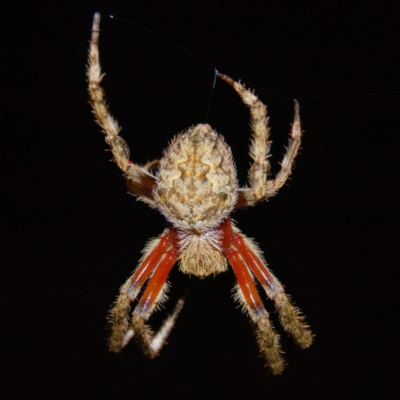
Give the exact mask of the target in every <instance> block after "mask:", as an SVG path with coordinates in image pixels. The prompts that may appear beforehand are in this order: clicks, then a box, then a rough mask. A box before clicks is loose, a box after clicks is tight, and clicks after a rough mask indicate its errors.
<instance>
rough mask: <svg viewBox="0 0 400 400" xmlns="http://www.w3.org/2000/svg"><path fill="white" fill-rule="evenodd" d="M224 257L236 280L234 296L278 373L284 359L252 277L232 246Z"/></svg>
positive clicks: (269, 364)
mask: <svg viewBox="0 0 400 400" xmlns="http://www.w3.org/2000/svg"><path fill="white" fill-rule="evenodd" d="M226 257H227V259H228V260H229V263H230V264H231V266H232V268H233V270H234V272H235V275H236V278H237V280H238V286H237V292H236V296H235V298H236V300H238V301H239V302H240V303H241V304H242V307H243V310H244V311H246V312H247V313H248V314H249V316H250V317H251V319H252V320H253V322H254V323H255V324H256V326H257V329H256V331H257V341H258V344H259V347H260V350H261V352H262V354H263V356H264V357H265V359H266V360H267V364H268V366H269V368H270V369H271V371H272V373H273V374H280V373H282V371H283V369H284V361H283V358H282V356H281V349H280V344H279V335H278V334H276V333H275V331H274V329H273V327H272V325H271V322H270V320H269V315H268V312H267V311H266V309H265V307H264V305H263V303H262V301H261V299H260V296H259V294H258V292H257V289H256V286H255V284H254V280H253V277H252V276H251V274H250V272H249V270H248V268H247V265H246V264H245V262H244V261H243V259H242V257H241V256H240V254H239V252H237V251H236V250H235V249H234V248H233V247H232V248H231V249H229V250H228V251H226Z"/></svg>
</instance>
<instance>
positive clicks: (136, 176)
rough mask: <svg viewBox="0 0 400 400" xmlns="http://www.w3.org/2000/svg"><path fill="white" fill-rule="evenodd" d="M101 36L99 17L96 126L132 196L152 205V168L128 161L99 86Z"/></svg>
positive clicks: (92, 87)
mask: <svg viewBox="0 0 400 400" xmlns="http://www.w3.org/2000/svg"><path fill="white" fill-rule="evenodd" d="M99 35H100V14H99V13H96V14H95V15H94V18H93V26H92V37H91V40H90V47H89V59H88V69H87V78H88V83H89V88H88V90H89V96H90V102H91V105H92V108H93V113H94V115H95V117H96V122H97V123H98V124H99V125H100V126H101V127H102V128H103V132H104V133H105V135H106V142H107V144H108V145H109V146H110V148H111V151H112V153H113V156H114V160H115V162H116V163H117V165H118V167H119V168H120V169H121V170H122V171H123V172H124V174H125V175H126V177H127V178H128V180H129V181H132V184H131V186H136V187H138V189H137V190H132V192H133V193H134V194H137V195H138V196H139V197H140V198H141V199H142V200H144V201H146V202H148V203H151V204H152V203H153V196H152V192H151V189H152V188H153V186H154V184H155V177H154V175H153V174H152V173H151V172H150V170H149V168H146V166H145V167H140V166H139V165H137V164H135V163H133V162H132V161H131V160H130V159H129V148H128V145H127V144H126V142H125V140H124V139H122V138H121V137H120V136H119V132H120V131H121V128H120V126H119V125H118V122H117V121H116V120H115V119H114V118H113V116H112V115H111V113H110V111H109V109H108V106H107V103H106V99H105V93H104V90H103V88H102V87H101V86H100V83H101V81H102V79H103V77H104V74H103V73H102V71H101V66H100V56H99ZM141 188H143V189H141ZM149 188H150V190H149Z"/></svg>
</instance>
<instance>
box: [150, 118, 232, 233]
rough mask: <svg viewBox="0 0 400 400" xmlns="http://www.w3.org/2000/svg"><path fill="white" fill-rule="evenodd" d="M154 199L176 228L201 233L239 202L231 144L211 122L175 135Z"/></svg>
mask: <svg viewBox="0 0 400 400" xmlns="http://www.w3.org/2000/svg"><path fill="white" fill-rule="evenodd" d="M156 187H157V188H156V190H155V198H156V202H157V203H158V206H159V207H160V209H161V211H162V212H163V213H164V214H165V216H166V217H167V218H168V219H169V220H170V221H171V222H172V223H173V224H174V225H175V226H177V227H179V228H182V229H191V230H196V231H199V232H202V231H204V230H207V229H209V228H211V227H213V226H216V225H217V224H218V223H219V222H220V221H221V220H222V219H223V218H224V217H226V216H227V215H228V214H229V213H230V212H231V211H232V209H233V207H234V206H235V203H236V201H237V179H236V170H235V166H234V163H233V160H232V155H231V151H230V149H229V147H228V146H227V145H226V143H225V141H224V140H223V138H222V137H221V136H220V135H218V134H217V133H216V132H215V131H214V130H213V129H212V128H211V127H210V126H209V125H205V124H200V125H196V126H194V127H191V128H189V129H188V130H187V131H186V132H184V133H182V134H180V135H178V136H176V137H175V138H174V140H173V141H172V143H171V145H170V146H169V148H168V150H167V151H166V152H165V155H164V157H163V159H162V160H161V165H160V171H159V174H158V176H157V185H156Z"/></svg>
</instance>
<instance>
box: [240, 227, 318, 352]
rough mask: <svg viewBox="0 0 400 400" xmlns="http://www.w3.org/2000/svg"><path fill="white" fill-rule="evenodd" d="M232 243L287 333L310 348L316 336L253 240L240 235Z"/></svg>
mask: <svg viewBox="0 0 400 400" xmlns="http://www.w3.org/2000/svg"><path fill="white" fill-rule="evenodd" d="M232 243H233V245H234V247H235V248H236V249H237V250H238V252H239V253H240V255H241V257H242V258H243V260H244V261H245V263H246V265H247V266H248V267H249V269H250V270H251V271H252V273H253V274H254V275H255V277H256V278H257V280H258V281H259V282H260V283H261V285H262V287H263V288H264V290H265V292H266V293H267V296H268V297H269V298H270V299H271V300H273V301H274V302H275V305H276V308H277V310H278V312H279V319H280V322H281V324H282V326H283V328H284V329H285V330H286V332H288V333H289V334H290V335H291V336H292V337H293V339H294V340H295V342H296V343H297V344H298V345H299V346H300V347H301V348H302V349H306V348H308V347H310V346H311V344H312V342H313V338H314V335H313V334H312V332H311V331H310V330H309V329H308V328H309V326H308V325H307V324H306V323H305V322H304V316H303V315H302V314H301V311H300V310H299V309H298V308H297V307H294V306H293V305H292V303H291V302H290V299H289V297H288V296H287V295H286V293H285V291H284V289H283V286H282V285H281V283H280V282H279V281H278V279H277V278H276V277H275V276H274V275H273V274H272V272H271V271H270V270H269V269H268V267H267V263H266V262H265V261H263V259H262V255H261V253H260V250H259V249H258V248H257V246H256V245H255V244H254V243H253V242H252V241H251V240H249V239H248V238H246V237H245V236H244V235H242V234H240V233H236V234H234V237H233V239H232Z"/></svg>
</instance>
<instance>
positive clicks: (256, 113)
mask: <svg viewBox="0 0 400 400" xmlns="http://www.w3.org/2000/svg"><path fill="white" fill-rule="evenodd" d="M99 24H100V15H99V14H95V16H94V20H93V29H92V39H91V42H90V53H89V67H88V81H89V93H90V98H91V104H92V107H93V110H94V114H95V116H96V118H97V122H98V123H99V125H100V126H101V127H102V128H103V131H104V133H105V134H106V142H107V143H108V144H109V145H110V147H111V151H112V153H113V156H114V160H115V161H116V163H117V165H118V166H119V167H120V168H121V170H122V171H123V172H124V174H125V176H126V178H127V186H128V188H129V190H130V192H132V193H133V194H135V195H136V196H138V198H139V199H141V200H143V201H145V202H146V203H148V204H149V205H151V206H152V207H154V208H157V209H158V210H159V211H160V212H161V213H162V214H164V216H165V217H166V218H167V220H168V222H169V224H168V227H167V228H166V229H165V231H164V232H163V233H162V234H161V236H159V237H158V238H156V239H152V240H151V241H150V242H149V243H148V244H147V246H146V247H145V249H144V252H143V253H144V254H143V257H142V259H141V261H140V263H139V266H138V268H137V269H136V270H135V271H134V273H133V274H132V276H131V277H130V278H129V279H128V280H127V281H126V282H125V284H124V285H123V286H122V287H121V289H120V295H119V296H118V298H117V300H116V302H115V304H114V306H113V308H112V310H111V313H110V318H109V319H110V323H111V328H112V333H111V337H110V341H109V345H110V350H112V351H115V352H118V351H120V350H121V349H122V348H123V347H124V346H125V345H126V344H127V343H128V342H129V340H130V339H131V338H132V337H133V336H135V337H136V338H137V340H138V341H139V342H140V344H141V346H142V348H143V351H144V352H145V354H147V355H148V356H150V357H154V356H156V355H157V354H158V353H159V351H160V349H161V348H162V346H163V345H164V343H165V341H166V339H167V337H168V335H169V333H170V331H171V329H172V327H173V325H174V323H175V321H176V318H177V317H178V314H179V312H180V310H181V309H182V307H183V300H180V301H179V302H178V304H177V305H176V306H175V308H174V311H173V313H172V315H171V316H170V317H168V318H167V320H166V321H165V322H164V323H163V325H162V326H161V328H160V329H159V330H158V332H157V333H156V334H153V332H152V331H151V329H150V328H149V327H148V325H146V322H147V320H148V319H149V318H150V315H151V314H152V312H153V311H154V310H155V309H156V308H157V305H159V304H160V303H161V302H163V301H164V300H165V299H166V294H165V292H166V289H167V283H166V280H167V277H168V274H169V272H170V270H171V268H172V267H173V266H174V264H175V263H176V262H177V261H178V262H179V265H180V270H181V271H182V272H184V273H188V274H193V275H195V276H198V277H200V278H204V277H205V276H208V275H210V274H217V273H220V272H223V271H226V270H227V269H228V264H229V265H230V266H231V267H232V269H233V271H234V273H235V275H236V278H237V282H238V284H237V287H236V295H235V299H236V300H237V301H238V302H239V303H240V304H241V305H242V307H243V310H244V311H245V312H246V313H248V315H249V316H250V317H251V319H252V321H253V322H254V324H255V325H256V330H257V337H258V342H259V345H260V349H261V352H262V353H263V355H264V357H265V359H266V360H267V363H268V365H269V367H270V369H271V371H272V372H273V373H274V374H279V373H281V372H282V370H283V368H284V361H283V359H282V356H281V350H280V346H279V335H278V334H276V333H275V331H274V329H273V327H272V326H271V323H270V321H269V315H268V312H267V311H266V309H265V307H264V305H263V302H262V300H261V298H260V296H259V294H258V291H257V289H256V286H255V279H256V280H257V281H258V282H259V283H260V284H261V286H262V287H263V289H264V290H265V292H266V294H267V296H268V297H269V298H270V299H272V300H273V301H274V302H275V305H276V307H277V310H278V312H279V316H280V322H281V324H282V326H283V327H284V329H285V330H286V331H287V332H288V333H289V334H290V335H292V336H293V338H294V340H295V341H296V342H297V344H298V345H299V346H300V347H302V348H307V347H309V346H310V345H311V343H312V340H313V335H312V333H311V331H310V330H309V329H308V325H307V324H305V322H304V318H303V317H302V315H301V313H300V311H299V309H297V308H295V307H294V306H293V305H292V304H291V302H290V300H289V298H288V296H287V295H286V294H285V292H284V289H283V287H282V285H281V284H280V282H279V281H278V279H277V278H276V277H275V276H274V275H273V274H272V272H271V271H270V270H269V269H268V267H267V264H266V262H265V260H264V258H263V256H262V253H261V251H260V250H259V249H258V247H257V245H256V244H255V243H254V242H253V241H252V240H250V239H248V238H247V237H246V236H245V235H243V234H242V233H241V232H240V231H239V229H238V228H236V227H235V226H234V225H233V223H232V221H231V220H230V218H229V216H230V213H231V212H232V211H233V210H234V209H237V208H240V207H244V206H248V205H254V204H255V203H257V202H258V201H262V200H265V199H267V198H268V197H271V196H273V195H275V194H276V192H277V191H278V190H279V189H280V188H281V187H282V186H283V185H284V183H285V182H286V180H287V178H288V177H289V175H290V174H291V170H292V166H293V162H294V159H295V157H296V155H297V152H298V149H299V147H300V139H301V127H300V117H299V106H298V104H297V103H295V118H294V122H293V125H292V131H291V140H290V141H289V146H288V149H287V152H286V154H285V156H284V158H283V161H282V164H281V166H282V168H281V170H280V172H279V173H278V174H277V176H276V178H275V179H273V180H269V179H267V173H268V171H269V162H268V160H267V157H268V153H269V145H270V142H269V141H268V135H269V128H268V124H267V122H268V121H267V110H266V107H265V105H264V104H263V103H262V102H261V101H260V100H258V98H257V97H256V96H255V95H254V93H253V92H251V91H250V90H247V89H246V88H245V87H244V85H242V84H240V83H239V82H235V81H233V80H232V79H231V78H229V77H227V76H225V75H222V74H219V73H218V77H219V78H221V79H223V80H224V81H225V82H227V83H228V84H230V85H231V86H232V87H233V88H234V89H235V90H236V92H237V93H238V94H239V96H240V97H241V98H242V100H243V102H244V103H245V104H246V105H247V106H249V108H250V113H251V127H252V131H253V138H252V143H251V147H250V155H251V157H252V159H253V164H252V166H251V169H250V173H249V180H250V186H249V187H248V188H240V187H239V186H238V182H237V178H236V170H235V166H234V162H233V159H232V154H231V151H230V149H229V147H228V146H227V144H226V143H225V141H224V139H223V138H222V137H221V136H220V135H219V134H217V133H216V132H215V131H214V130H213V129H212V128H211V127H210V126H209V125H206V124H199V125H196V126H193V127H191V128H189V129H188V130H187V131H185V132H183V133H181V134H179V135H177V136H176V137H175V138H174V139H173V141H172V143H171V144H170V146H169V148H168V149H167V151H166V152H165V154H164V157H163V158H162V159H161V160H159V161H158V160H156V161H153V162H150V163H148V164H146V165H144V166H139V165H137V164H134V163H133V162H132V161H130V159H129V149H128V146H127V145H126V143H125V141H124V140H123V139H122V138H121V137H120V136H118V133H119V131H120V128H119V126H118V124H117V122H116V121H115V120H114V119H113V118H112V116H111V115H110V112H109V111H108V107H107V105H106V103H105V96H104V91H103V89H102V88H101V86H100V82H101V79H102V74H101V68H100V62H99V49H98V40H99ZM254 278H255V279H254ZM147 281H148V283H147V286H146V288H145V290H144V291H143V294H142V295H141V297H140V299H139V301H138V304H137V305H136V307H135V308H134V310H133V313H132V316H130V315H129V312H130V307H131V303H132V302H133V301H135V300H136V299H137V297H138V296H139V293H140V292H141V290H142V287H143V286H144V285H145V283H146V282H147Z"/></svg>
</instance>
